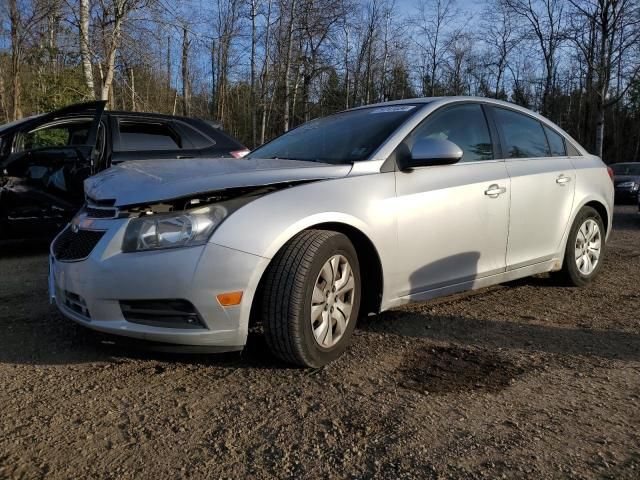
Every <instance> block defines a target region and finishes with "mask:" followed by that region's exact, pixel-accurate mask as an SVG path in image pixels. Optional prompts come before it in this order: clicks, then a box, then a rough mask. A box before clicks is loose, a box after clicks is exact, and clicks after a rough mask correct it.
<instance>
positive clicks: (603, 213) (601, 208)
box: [578, 200, 609, 235]
mask: <svg viewBox="0 0 640 480" xmlns="http://www.w3.org/2000/svg"><path fill="white" fill-rule="evenodd" d="M584 207H591V208H593V209H594V210H595V211H596V212H598V214H600V217H601V218H602V223H603V224H604V233H605V235H608V234H609V211H608V210H607V207H605V205H604V204H603V203H602V202H599V201H598V200H590V201H588V202H587V203H585V204H584V205H582V207H580V208H579V209H578V211H580V210H582V209H583V208H584Z"/></svg>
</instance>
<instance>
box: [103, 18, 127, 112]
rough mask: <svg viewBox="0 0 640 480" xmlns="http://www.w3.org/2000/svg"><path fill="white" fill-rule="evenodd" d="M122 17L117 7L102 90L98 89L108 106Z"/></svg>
mask: <svg viewBox="0 0 640 480" xmlns="http://www.w3.org/2000/svg"><path fill="white" fill-rule="evenodd" d="M123 15H124V13H123V12H121V11H120V9H119V8H118V7H117V8H116V11H115V13H114V22H113V33H112V34H111V42H110V43H109V50H108V53H107V62H106V68H107V71H106V73H105V74H104V77H103V79H102V88H101V89H100V99H101V100H106V101H109V103H110V105H113V98H112V95H111V90H112V85H113V76H114V74H115V69H116V54H117V52H118V47H119V46H120V29H121V27H122V19H123Z"/></svg>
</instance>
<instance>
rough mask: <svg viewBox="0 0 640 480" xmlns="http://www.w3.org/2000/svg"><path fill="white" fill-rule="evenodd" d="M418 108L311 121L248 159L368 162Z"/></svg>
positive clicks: (349, 113)
mask: <svg viewBox="0 0 640 480" xmlns="http://www.w3.org/2000/svg"><path fill="white" fill-rule="evenodd" d="M418 108H419V106H418V105H404V104H403V105H387V106H380V107H368V108H362V109H358V110H349V111H346V112H342V113H337V114H335V115H331V116H328V117H325V118H319V119H316V120H311V121H310V122H307V123H305V124H303V125H301V126H299V127H298V128H296V129H294V130H291V131H290V132H288V133H285V134H284V135H282V136H280V137H278V138H276V139H275V140H273V141H271V142H269V143H267V144H266V145H264V146H262V147H260V148H258V149H256V150H254V151H253V152H251V154H250V155H249V156H248V157H245V158H282V159H295V160H307V161H310V162H326V163H350V162H356V161H360V160H366V159H368V158H369V156H370V155H371V154H372V153H373V152H375V151H376V149H377V148H378V147H380V145H382V144H383V143H384V142H385V140H387V138H389V135H391V134H392V133H393V132H394V131H395V130H396V129H397V128H398V127H399V126H400V125H402V123H404V121H405V120H407V118H409V117H410V116H411V115H413V114H414V113H415V112H416V111H417V110H418Z"/></svg>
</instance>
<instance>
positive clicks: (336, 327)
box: [311, 255, 355, 348]
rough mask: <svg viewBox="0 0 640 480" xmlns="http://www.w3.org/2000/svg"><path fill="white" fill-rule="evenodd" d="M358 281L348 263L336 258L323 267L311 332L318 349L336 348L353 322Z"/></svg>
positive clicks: (317, 289) (344, 259)
mask: <svg viewBox="0 0 640 480" xmlns="http://www.w3.org/2000/svg"><path fill="white" fill-rule="evenodd" d="M354 293H355V278H354V276H353V270H352V268H351V265H349V261H348V260H347V258H346V257H344V256H343V255H334V256H332V257H331V258H329V260H327V261H326V263H325V264H324V265H323V266H322V269H321V270H320V273H319V274H318V278H317V279H316V283H315V285H314V288H313V297H312V299H311V328H312V330H313V337H314V338H315V340H316V342H317V343H318V345H320V346H321V347H323V348H331V347H333V346H334V345H336V344H337V343H338V342H339V341H340V339H341V338H342V335H343V334H344V332H345V331H346V329H347V325H348V324H349V321H350V320H351V311H352V309H353V301H354Z"/></svg>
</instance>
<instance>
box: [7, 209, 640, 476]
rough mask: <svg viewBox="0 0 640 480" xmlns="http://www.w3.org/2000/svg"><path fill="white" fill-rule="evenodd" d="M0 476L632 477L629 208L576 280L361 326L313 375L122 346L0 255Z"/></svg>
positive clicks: (37, 251) (28, 265)
mask: <svg viewBox="0 0 640 480" xmlns="http://www.w3.org/2000/svg"><path fill="white" fill-rule="evenodd" d="M0 272H1V278H0V332H2V333H1V334H0V387H1V388H0V406H1V417H0V428H1V431H0V478H5V477H7V478H37V477H47V478H142V477H144V478H154V479H160V478H179V477H185V478H204V477H207V478H214V477H216V478H221V477H222V478H245V477H253V478H285V477H302V476H303V475H304V476H306V477H313V478H315V477H320V478H330V477H331V478H333V477H341V478H344V477H348V478H352V477H355V478H371V477H377V478H393V479H396V478H432V477H433V478H436V477H439V478H449V477H453V478H480V477H489V478H496V477H500V476H506V477H509V478H511V477H518V478H639V477H640V430H639V429H640V320H639V318H640V316H639V310H640V285H639V283H640V218H639V217H638V216H637V214H636V211H635V208H633V207H619V208H618V209H617V214H616V218H615V231H614V232H613V237H612V241H611V243H610V247H609V250H608V257H607V261H606V268H605V269H604V271H603V273H602V275H601V276H600V278H599V279H598V280H597V281H596V282H595V283H594V284H593V285H591V286H589V287H588V288H585V289H573V288H560V287H555V286H552V285H551V284H550V282H549V281H548V279H546V278H543V277H536V278H530V279H526V280H521V281H517V282H513V283H511V284H508V285H505V286H500V287H495V288H491V289H486V290H482V291H480V292H478V293H474V294H473V295H462V296H457V297H454V298H447V299H439V300H437V301H433V302H430V303H427V304H419V305H414V306H411V307H407V308H403V309H400V310H396V311H392V312H387V313H385V314H383V315H380V316H379V317H377V318H371V319H369V320H367V321H366V322H362V324H361V325H360V326H359V329H358V330H357V331H356V336H355V339H354V341H353V345H352V347H351V349H350V350H349V352H348V354H347V355H345V356H344V357H343V358H342V359H340V360H339V361H338V362H336V363H335V364H333V365H331V366H329V367H327V368H325V369H323V370H318V371H308V370H299V369H293V368H289V367H288V366H286V365H284V364H282V363H279V362H277V361H275V360H273V359H272V358H271V357H269V356H268V353H267V352H266V347H265V345H264V343H263V342H262V340H261V339H260V337H259V336H258V335H254V336H252V338H251V341H250V344H249V346H248V348H247V349H246V350H245V352H243V354H242V355H237V354H233V355H224V356H221V355H218V356H176V355H166V354H164V355H163V354H158V353H148V352H142V351H139V350H132V349H121V348H116V347H113V346H110V345H105V344H104V343H103V342H101V337H99V336H98V335H95V334H93V333H91V332H89V331H87V330H85V329H83V328H82V327H79V326H76V325H74V324H73V323H71V322H70V321H67V320H65V319H64V318H62V317H61V316H60V315H59V314H58V313H57V312H56V311H55V310H54V309H53V308H52V307H50V306H49V305H48V303H47V297H46V273H47V261H46V255H45V253H44V251H43V249H42V247H39V246H37V245H36V246H30V245H28V246H24V245H21V246H13V247H6V248H5V249H4V253H3V256H1V257H0Z"/></svg>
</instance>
